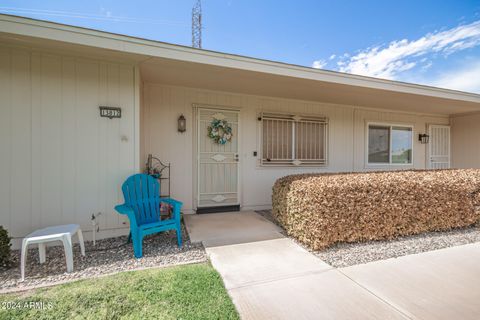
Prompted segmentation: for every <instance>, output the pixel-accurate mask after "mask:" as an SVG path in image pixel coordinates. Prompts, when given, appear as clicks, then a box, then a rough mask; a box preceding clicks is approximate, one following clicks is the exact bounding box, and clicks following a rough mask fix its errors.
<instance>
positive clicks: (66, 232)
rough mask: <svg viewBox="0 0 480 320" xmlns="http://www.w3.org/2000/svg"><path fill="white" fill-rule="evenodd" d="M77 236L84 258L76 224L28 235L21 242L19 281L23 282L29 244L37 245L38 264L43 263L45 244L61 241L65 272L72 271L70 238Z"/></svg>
mask: <svg viewBox="0 0 480 320" xmlns="http://www.w3.org/2000/svg"><path fill="white" fill-rule="evenodd" d="M75 234H77V236H78V242H79V243H80V249H81V252H82V256H85V245H84V243H83V234H82V230H81V229H80V226H79V225H78V224H66V225H62V226H53V227H47V228H44V229H40V230H37V231H34V232H32V233H30V234H29V235H28V236H26V237H25V238H24V239H23V241H22V253H21V258H20V270H21V273H22V279H21V281H24V280H25V263H26V261H27V251H28V250H27V249H28V245H30V244H38V255H39V257H40V263H44V262H45V243H47V242H51V241H62V242H63V247H64V248H65V258H66V260H67V272H72V271H73V248H72V236H73V235H75Z"/></svg>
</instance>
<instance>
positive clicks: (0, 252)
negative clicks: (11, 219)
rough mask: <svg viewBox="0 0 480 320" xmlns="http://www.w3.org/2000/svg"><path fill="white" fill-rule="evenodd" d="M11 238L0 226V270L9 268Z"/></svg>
mask: <svg viewBox="0 0 480 320" xmlns="http://www.w3.org/2000/svg"><path fill="white" fill-rule="evenodd" d="M10 240H11V238H10V237H9V236H8V232H7V230H5V229H4V228H3V226H0V270H1V269H7V268H9V267H10V266H11V257H10V256H11V249H10V247H11V246H12V244H11V243H10Z"/></svg>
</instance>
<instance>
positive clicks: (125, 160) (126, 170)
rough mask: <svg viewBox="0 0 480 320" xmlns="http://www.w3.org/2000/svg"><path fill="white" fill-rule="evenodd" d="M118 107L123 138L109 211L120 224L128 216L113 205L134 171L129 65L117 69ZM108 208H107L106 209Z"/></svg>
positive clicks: (124, 222) (131, 73)
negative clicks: (116, 217)
mask: <svg viewBox="0 0 480 320" xmlns="http://www.w3.org/2000/svg"><path fill="white" fill-rule="evenodd" d="M119 72H120V74H119V86H120V87H119V91H120V92H119V103H121V105H119V107H121V108H122V111H123V112H122V118H121V119H119V124H120V129H119V134H120V135H121V136H124V138H126V139H123V140H120V145H119V161H120V164H119V165H120V168H119V171H118V172H117V176H116V181H117V186H118V187H117V190H116V191H117V199H116V202H115V203H111V204H109V205H110V212H113V214H115V215H116V216H118V217H119V218H120V224H126V223H127V221H128V218H127V217H126V216H124V215H118V214H116V213H115V212H114V210H113V207H114V205H115V204H117V203H121V202H122V200H123V195H122V191H121V188H120V186H121V184H122V183H123V181H124V180H125V178H126V177H127V176H129V175H130V174H133V173H134V170H132V169H133V168H134V167H135V154H134V152H132V150H135V149H134V148H135V146H134V142H135V127H134V123H135V121H134V108H133V106H134V105H135V96H134V92H133V91H132V90H128V89H129V88H133V87H134V68H133V67H130V66H120V70H119ZM107 210H108V209H107Z"/></svg>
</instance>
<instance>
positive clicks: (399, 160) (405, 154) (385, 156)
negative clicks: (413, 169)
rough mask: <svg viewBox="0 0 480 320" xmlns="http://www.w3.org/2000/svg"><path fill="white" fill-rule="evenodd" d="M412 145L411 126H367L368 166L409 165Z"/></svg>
mask: <svg viewBox="0 0 480 320" xmlns="http://www.w3.org/2000/svg"><path fill="white" fill-rule="evenodd" d="M412 145H413V128H412V127H411V126H397V125H384V124H369V125H368V163H369V164H411V163H412Z"/></svg>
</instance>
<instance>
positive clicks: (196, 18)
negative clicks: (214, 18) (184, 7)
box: [192, 0, 202, 49]
mask: <svg viewBox="0 0 480 320" xmlns="http://www.w3.org/2000/svg"><path fill="white" fill-rule="evenodd" d="M192 47H194V48H199V49H201V48H202V3H201V2H200V0H197V2H196V3H195V5H194V6H193V8H192Z"/></svg>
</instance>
